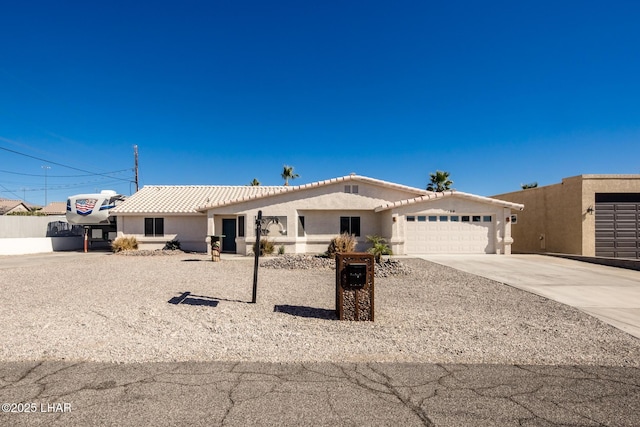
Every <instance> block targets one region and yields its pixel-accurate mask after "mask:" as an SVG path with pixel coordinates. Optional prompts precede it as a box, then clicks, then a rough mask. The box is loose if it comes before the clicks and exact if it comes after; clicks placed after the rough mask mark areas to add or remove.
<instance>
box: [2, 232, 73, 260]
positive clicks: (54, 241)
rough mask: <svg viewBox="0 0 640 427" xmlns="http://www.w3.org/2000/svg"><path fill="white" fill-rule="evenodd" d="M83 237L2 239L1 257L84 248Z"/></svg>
mask: <svg viewBox="0 0 640 427" xmlns="http://www.w3.org/2000/svg"><path fill="white" fill-rule="evenodd" d="M83 245H84V241H83V238H82V237H77V236H76V237H25V238H7V239H0V255H25V254H38V253H47V252H56V251H72V250H80V249H82V248H83Z"/></svg>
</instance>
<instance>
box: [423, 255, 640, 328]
mask: <svg viewBox="0 0 640 427" xmlns="http://www.w3.org/2000/svg"><path fill="white" fill-rule="evenodd" d="M418 257H419V258H422V259H425V260H428V261H432V262H435V263H438V264H443V265H446V266H449V267H453V268H456V269H458V270H462V271H466V272H468V273H472V274H475V275H477V276H482V277H486V278H488V279H491V280H495V281H497V282H502V283H505V284H507V285H510V286H513V287H516V288H519V289H523V290H525V291H528V292H532V293H534V294H537V295H540V296H543V297H545V298H549V299H551V300H555V301H558V302H561V303H563V304H567V305H570V306H572V307H576V308H578V309H580V310H582V311H583V312H585V313H588V314H590V315H592V316H595V317H597V318H599V319H600V320H602V321H604V322H606V323H608V324H610V325H612V326H615V327H616V328H618V329H621V330H623V331H625V332H627V333H629V334H631V335H633V336H635V337H637V338H640V271H634V270H626V269H623V268H616V267H607V266H602V265H596V264H589V263H586V262H581V261H574V260H569V259H564V258H556V257H550V256H544V255H509V256H500V255H422V256H418Z"/></svg>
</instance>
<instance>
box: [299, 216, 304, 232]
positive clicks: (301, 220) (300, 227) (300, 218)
mask: <svg viewBox="0 0 640 427" xmlns="http://www.w3.org/2000/svg"><path fill="white" fill-rule="evenodd" d="M298 237H304V216H303V215H300V216H298Z"/></svg>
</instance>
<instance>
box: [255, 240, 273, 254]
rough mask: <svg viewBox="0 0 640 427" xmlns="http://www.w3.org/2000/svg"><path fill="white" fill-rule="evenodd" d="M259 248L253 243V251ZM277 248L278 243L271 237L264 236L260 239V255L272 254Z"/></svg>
mask: <svg viewBox="0 0 640 427" xmlns="http://www.w3.org/2000/svg"><path fill="white" fill-rule="evenodd" d="M257 250H258V249H257V248H256V244H255V243H254V244H253V253H256V251H257ZM275 250H276V245H275V244H274V243H273V242H272V241H271V240H269V239H267V238H263V239H260V256H262V255H272V254H273V252H274V251H275Z"/></svg>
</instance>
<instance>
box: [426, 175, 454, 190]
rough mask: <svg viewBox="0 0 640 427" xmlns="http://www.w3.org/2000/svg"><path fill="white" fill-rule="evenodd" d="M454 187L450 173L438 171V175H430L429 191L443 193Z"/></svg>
mask: <svg viewBox="0 0 640 427" xmlns="http://www.w3.org/2000/svg"><path fill="white" fill-rule="evenodd" d="M452 185H453V181H451V180H450V179H449V172H443V171H436V173H430V174H429V184H428V185H427V191H435V192H438V193H441V192H443V191H446V190H450V189H451V186H452Z"/></svg>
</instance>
